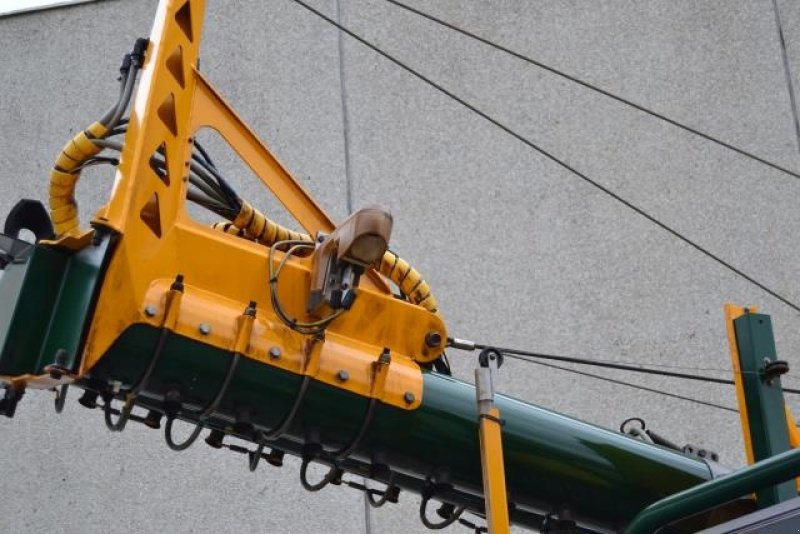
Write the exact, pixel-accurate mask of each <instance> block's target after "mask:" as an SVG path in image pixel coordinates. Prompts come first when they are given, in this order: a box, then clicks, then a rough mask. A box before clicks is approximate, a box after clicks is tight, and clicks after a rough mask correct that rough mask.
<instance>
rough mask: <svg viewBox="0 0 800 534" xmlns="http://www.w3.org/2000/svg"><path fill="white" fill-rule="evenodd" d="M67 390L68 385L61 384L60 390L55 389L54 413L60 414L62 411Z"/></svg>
mask: <svg viewBox="0 0 800 534" xmlns="http://www.w3.org/2000/svg"><path fill="white" fill-rule="evenodd" d="M68 389H69V385H68V384H63V385H62V386H61V387H60V388H58V389H56V400H55V403H54V404H55V407H56V413H61V412H63V411H64V403H65V402H66V400H67V390H68Z"/></svg>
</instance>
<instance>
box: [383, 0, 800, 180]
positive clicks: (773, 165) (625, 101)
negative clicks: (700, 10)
mask: <svg viewBox="0 0 800 534" xmlns="http://www.w3.org/2000/svg"><path fill="white" fill-rule="evenodd" d="M386 1H387V2H389V3H390V4H393V5H395V6H397V7H399V8H402V9H405V10H406V11H409V12H411V13H414V14H415V15H419V16H420V17H423V18H426V19H428V20H430V21H431V22H435V23H436V24H439V25H440V26H443V27H445V28H449V29H451V30H453V31H455V32H458V33H460V34H462V35H465V36H467V37H469V38H471V39H475V40H476V41H479V42H481V43H483V44H485V45H488V46H490V47H492V48H494V49H496V50H499V51H501V52H504V53H506V54H508V55H510V56H513V57H515V58H517V59H520V60H522V61H524V62H526V63H529V64H531V65H534V66H536V67H539V68H540V69H544V70H546V71H548V72H550V73H552V74H555V75H556V76H560V77H561V78H564V79H565V80H569V81H571V82H573V83H576V84H578V85H581V86H583V87H585V88H587V89H590V90H591V91H594V92H596V93H599V94H601V95H603V96H606V97H608V98H610V99H612V100H616V101H617V102H619V103H621V104H625V105H626V106H629V107H632V108H634V109H636V110H639V111H641V112H642V113H646V114H647V115H650V116H651V117H654V118H656V119H659V120H661V121H664V122H666V123H667V124H670V125H672V126H675V127H677V128H680V129H681V130H684V131H687V132H689V133H691V134H694V135H696V136H698V137H701V138H703V139H705V140H707V141H710V142H712V143H715V144H717V145H719V146H721V147H724V148H727V149H728V150H731V151H733V152H736V153H737V154H739V155H741V156H744V157H746V158H749V159H752V160H753V161H757V162H759V163H761V164H763V165H766V166H768V167H771V168H773V169H775V170H777V171H780V172H782V173H785V174H788V175H789V176H792V177H794V178H800V173H797V172H795V171H792V170H790V169H787V168H786V167H783V166H781V165H778V164H777V163H773V162H772V161H769V160H766V159H764V158H762V157H761V156H758V155H756V154H753V153H752V152H748V151H747V150H744V149H742V148H738V147H736V146H734V145H732V144H730V143H726V142H725V141H723V140H721V139H718V138H716V137H713V136H711V135H709V134H707V133H703V132H701V131H700V130H697V129H696V128H692V127H691V126H688V125H686V124H683V123H681V122H678V121H677V120H675V119H671V118H669V117H667V116H666V115H664V114H662V113H659V112H657V111H654V110H652V109H649V108H647V107H645V106H643V105H641V104H637V103H636V102H633V101H631V100H628V99H627V98H625V97H622V96H619V95H616V94H614V93H612V92H610V91H608V90H606V89H603V88H602V87H599V86H597V85H594V84H592V83H590V82H587V81H585V80H582V79H581V78H578V77H577V76H575V75H572V74H569V73H567V72H564V71H562V70H559V69H557V68H555V67H552V66H550V65H547V64H546V63H542V62H541V61H539V60H537V59H534V58H532V57H530V56H526V55H524V54H522V53H520V52H517V51H515V50H512V49H510V48H507V47H505V46H503V45H501V44H498V43H495V42H493V41H490V40H489V39H486V38H485V37H481V36H480V35H478V34H476V33H473V32H471V31H469V30H465V29H464V28H461V27H459V26H456V25H455V24H453V23H450V22H447V21H445V20H442V19H440V18H437V17H435V16H433V15H431V14H430V13H426V12H424V11H421V10H419V9H416V8H414V7H411V6H409V5H406V4H404V3H402V2H398V1H397V0H386ZM799 128H800V127H799ZM799 132H800V130H799ZM798 135H800V133H799V134H798Z"/></svg>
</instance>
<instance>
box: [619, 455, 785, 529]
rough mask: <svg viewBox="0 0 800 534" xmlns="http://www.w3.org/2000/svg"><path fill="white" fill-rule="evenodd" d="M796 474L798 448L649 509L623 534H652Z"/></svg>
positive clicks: (672, 496)
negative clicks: (673, 523)
mask: <svg viewBox="0 0 800 534" xmlns="http://www.w3.org/2000/svg"><path fill="white" fill-rule="evenodd" d="M798 475H800V449H794V450H791V451H786V452H783V453H781V454H778V455H775V456H773V457H771V458H768V459H766V460H762V461H760V462H757V463H755V464H753V465H751V466H749V467H745V468H744V469H740V470H738V471H735V472H733V473H731V474H729V475H726V476H724V477H721V478H718V479H716V480H711V481H708V482H705V483H703V484H700V485H698V486H695V487H693V488H690V489H688V490H685V491H682V492H680V493H676V494H675V495H671V496H669V497H667V498H665V499H662V500H660V501H658V502H657V503H655V504H652V505H650V506H648V507H647V508H645V509H644V510H642V512H641V513H639V515H637V516H636V517H635V518H634V520H633V521H631V523H630V525H628V529H627V530H626V531H625V532H626V534H651V533H653V532H655V531H656V530H657V529H659V528H661V527H663V526H665V525H668V524H669V523H672V522H673V521H676V520H678V519H681V518H683V517H688V516H690V515H692V514H696V513H698V512H701V511H703V510H707V509H709V508H712V507H714V506H717V505H719V504H722V503H725V502H728V501H730V500H732V499H735V498H737V497H741V496H742V495H745V494H748V493H752V492H755V491H759V490H762V489H764V488H766V487H768V486H772V485H775V484H778V483H780V482H783V481H785V480H789V479H791V478H794V477H796V476H798Z"/></svg>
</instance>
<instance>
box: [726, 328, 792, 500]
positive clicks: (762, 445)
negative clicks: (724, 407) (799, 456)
mask: <svg viewBox="0 0 800 534" xmlns="http://www.w3.org/2000/svg"><path fill="white" fill-rule="evenodd" d="M733 325H734V329H735V331H736V344H737V346H738V348H739V363H740V370H741V371H742V383H743V386H744V387H743V389H744V397H745V403H746V405H747V419H748V423H749V427H750V428H749V430H750V440H751V443H752V446H753V460H754V461H755V462H759V461H761V460H765V459H767V458H770V457H772V456H774V455H776V454H779V453H782V452H785V451H788V450H789V449H790V445H789V431H788V429H787V428H786V415H785V410H784V400H783V390H782V389H781V381H780V378H779V375H778V374H774V373H772V372H770V371H771V370H772V369H774V368H775V365H774V363H773V362H775V361H776V360H777V357H776V351H775V340H774V338H773V335H772V321H771V320H770V317H769V315H764V314H761V313H746V314H744V315H742V316H741V317H739V318H737V319H735V320H734V321H733ZM796 496H797V491H796V488H795V484H794V481H791V480H789V481H786V482H783V483H781V484H778V485H776V486H773V487H766V488H763V490H761V491H759V492H758V493H757V495H756V497H757V503H758V506H759V508H765V507H767V506H772V505H774V504H778V503H779V502H782V501H785V500H787V499H792V498H794V497H796Z"/></svg>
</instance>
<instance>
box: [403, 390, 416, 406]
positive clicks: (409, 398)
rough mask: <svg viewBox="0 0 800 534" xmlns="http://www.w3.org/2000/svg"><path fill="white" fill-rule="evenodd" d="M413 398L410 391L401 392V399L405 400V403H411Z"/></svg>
mask: <svg viewBox="0 0 800 534" xmlns="http://www.w3.org/2000/svg"><path fill="white" fill-rule="evenodd" d="M415 399H416V397H414V394H413V393H411V392H410V391H406V392H405V393H404V394H403V400H404V401H405V402H406V404H413V402H414V400H415Z"/></svg>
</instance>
